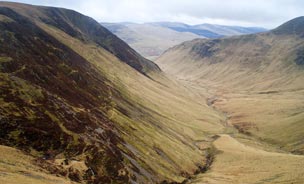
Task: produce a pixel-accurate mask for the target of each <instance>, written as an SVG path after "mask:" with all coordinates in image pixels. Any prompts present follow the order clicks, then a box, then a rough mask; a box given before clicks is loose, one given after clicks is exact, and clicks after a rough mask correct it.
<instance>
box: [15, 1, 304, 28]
mask: <svg viewBox="0 0 304 184" xmlns="http://www.w3.org/2000/svg"><path fill="white" fill-rule="evenodd" d="M17 1H18V2H24V3H30V4H38V5H48V6H59V7H65V8H70V9H74V10H77V11H80V12H81V13H83V14H86V15H89V16H91V17H93V18H95V19H96V20H98V21H103V22H153V21H177V22H185V23H188V24H200V23H215V24H226V25H243V26H263V27H267V28H273V27H276V26H278V25H280V24H281V23H283V22H285V21H287V20H290V19H292V18H295V17H297V16H301V15H302V12H304V1H301V0H229V1H223V0H79V1H72V0H17Z"/></svg>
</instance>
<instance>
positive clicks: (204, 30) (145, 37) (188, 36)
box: [101, 22, 266, 59]
mask: <svg viewBox="0 0 304 184" xmlns="http://www.w3.org/2000/svg"><path fill="white" fill-rule="evenodd" d="M101 24H102V25H103V26H105V27H106V28H108V29H109V30H110V31H111V32H113V33H114V34H116V35H117V36H118V37H120V38H121V39H123V40H124V41H126V42H127V43H128V44H129V45H130V46H131V47H133V48H134V49H135V50H137V51H138V52H139V53H140V54H142V55H143V56H145V57H147V58H149V59H155V58H157V57H158V56H159V55H160V54H161V53H163V52H164V51H165V50H166V49H168V48H170V47H172V46H175V45H177V44H180V43H182V42H184V41H189V40H192V39H195V38H220V37H225V36H233V35H241V34H251V33H258V32H264V31H266V29H264V28H259V27H240V26H222V25H214V24H200V25H193V26H192V25H187V24H184V23H179V22H151V23H144V24H136V23H129V22H124V23H101Z"/></svg>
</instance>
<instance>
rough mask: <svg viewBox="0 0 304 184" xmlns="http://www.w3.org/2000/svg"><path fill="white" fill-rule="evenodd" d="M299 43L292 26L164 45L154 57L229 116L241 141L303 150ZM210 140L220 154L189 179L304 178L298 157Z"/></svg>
mask: <svg viewBox="0 0 304 184" xmlns="http://www.w3.org/2000/svg"><path fill="white" fill-rule="evenodd" d="M286 27H290V26H284V28H285V29H286ZM292 27H294V26H292ZM292 29H294V28H292ZM303 46H304V42H303V38H302V37H301V35H299V34H296V30H294V32H293V34H285V33H284V34H283V33H282V32H278V31H277V30H276V31H273V32H269V33H262V34H257V35H247V36H239V37H231V38H224V39H217V40H209V41H208V40H200V39H197V40H194V41H190V42H185V43H183V44H181V45H179V46H176V47H174V48H172V49H170V50H168V51H167V52H166V53H165V54H164V55H162V56H161V57H160V58H159V59H158V60H157V61H156V63H158V64H159V66H160V67H161V68H162V69H163V70H164V71H165V72H166V73H168V74H170V75H172V76H174V77H175V78H176V79H177V80H179V81H181V82H182V83H183V84H184V85H185V86H187V88H188V89H189V90H191V91H193V92H195V91H196V92H197V93H198V94H201V95H202V96H206V97H207V102H208V104H209V105H210V106H212V107H213V108H214V109H216V110H218V111H220V112H222V113H223V114H224V116H226V121H225V125H226V126H227V127H228V129H227V130H226V132H227V133H229V134H232V135H234V136H235V137H236V138H237V139H238V140H239V141H241V142H243V143H245V144H246V145H250V146H253V147H254V149H256V148H258V149H262V150H272V151H275V152H282V151H283V152H284V151H287V152H292V153H297V154H303V150H304V144H303V138H304V137H303V135H304V127H303V120H304V114H303V109H304V106H303V104H304V103H303V102H304V101H303V100H304V91H303V88H304V85H303V80H304V73H303V72H304V71H303V66H302V65H301V64H300V62H297V59H298V58H299V54H298V53H300V52H301V50H302V48H303ZM230 126H234V127H235V128H237V129H238V131H239V132H241V133H242V134H241V135H239V134H238V133H237V132H235V130H233V129H230V128H229V127H230ZM244 136H245V137H244ZM214 145H215V147H216V148H217V149H219V150H221V151H222V152H220V153H219V154H218V155H217V156H216V158H215V162H214V164H213V166H212V167H211V170H210V172H207V173H206V174H203V175H199V176H198V177H197V178H196V180H193V182H194V183H207V182H208V183H278V182H282V183H291V182H294V183H302V182H303V174H302V172H303V169H302V167H301V165H300V164H303V158H302V157H296V156H290V155H288V154H287V155H281V156H279V157H277V156H273V155H270V156H267V155H268V152H267V154H266V155H265V154H264V152H263V153H262V152H260V151H258V152H255V153H252V152H251V151H249V150H251V149H252V148H248V149H247V147H246V146H245V147H246V149H243V147H244V145H243V144H239V143H237V144H236V142H235V140H232V139H227V140H226V139H223V138H222V137H221V138H220V139H219V140H218V141H216V142H214ZM227 145H229V146H227ZM257 145H259V146H257ZM233 146H234V147H233ZM273 146H274V147H273ZM231 147H232V149H231ZM240 158H244V159H240ZM264 170H265V172H262V171H264ZM266 171H271V172H266Z"/></svg>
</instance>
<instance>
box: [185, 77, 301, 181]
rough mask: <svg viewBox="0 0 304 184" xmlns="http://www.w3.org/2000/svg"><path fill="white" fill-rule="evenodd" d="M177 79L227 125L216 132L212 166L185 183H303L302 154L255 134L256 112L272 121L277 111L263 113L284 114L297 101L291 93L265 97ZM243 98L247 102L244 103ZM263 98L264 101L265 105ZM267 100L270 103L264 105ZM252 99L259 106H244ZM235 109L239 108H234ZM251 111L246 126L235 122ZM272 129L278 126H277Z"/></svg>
mask: <svg viewBox="0 0 304 184" xmlns="http://www.w3.org/2000/svg"><path fill="white" fill-rule="evenodd" d="M180 82H181V83H182V84H183V86H184V87H186V88H187V89H188V90H189V91H190V92H193V93H194V94H197V95H200V96H205V97H206V103H207V104H208V105H209V106H210V107H211V108H213V109H214V110H215V111H218V112H219V113H220V114H222V116H224V117H225V118H224V119H225V120H224V121H223V122H222V124H223V125H224V126H225V127H226V129H225V130H224V131H223V134H218V136H219V137H218V138H217V139H216V140H215V141H214V142H213V143H212V145H213V146H214V147H215V149H216V150H217V153H216V154H215V156H214V157H215V158H214V161H213V164H212V165H211V167H210V168H209V169H208V171H207V172H205V173H202V174H199V175H197V176H196V177H194V178H193V179H191V180H190V181H189V182H188V183H193V184H196V183H202V184H203V183H204V184H205V183H208V184H232V183H233V184H263V183H264V184H269V183H283V184H291V183H293V184H300V183H304V169H303V165H304V156H302V155H295V154H291V153H290V152H288V151H286V149H285V150H284V149H281V148H283V146H280V144H271V143H269V142H267V141H263V140H261V139H260V138H259V137H258V136H257V135H263V134H259V132H260V131H259V127H261V126H262V125H260V124H259V118H258V116H259V115H260V116H261V118H268V119H267V120H269V119H271V118H273V121H275V120H276V117H279V113H273V116H271V117H267V115H265V114H266V113H271V112H274V111H275V110H281V114H280V115H281V116H284V115H285V116H287V115H286V112H285V113H284V111H283V110H285V111H286V109H288V104H289V103H291V104H294V105H295V104H298V103H295V102H294V101H293V98H292V97H291V96H288V93H287V94H282V93H281V94H276V95H278V96H279V97H280V98H279V99H278V97H276V96H275V95H271V96H266V97H265V96H263V95H254V94H255V93H253V94H249V93H244V92H243V93H242V92H233V93H232V92H229V91H227V90H225V89H220V88H213V87H211V86H212V83H206V84H204V85H199V84H198V83H194V82H191V81H185V80H180ZM293 95H295V99H297V100H299V99H301V98H299V97H298V96H297V93H296V92H295V93H293ZM236 99H239V101H243V103H242V104H238V103H236V102H235V101H237V100H236ZM286 99H288V100H289V103H286ZM244 101H245V102H247V103H244ZM263 102H264V103H265V104H264V106H263ZM268 102H271V103H272V104H270V105H269V104H268V105H267V103H268ZM252 103H255V104H258V103H261V106H256V107H255V108H252V109H250V108H249V109H246V108H243V107H244V106H249V107H250V106H251V105H252ZM277 103H278V104H279V106H277V107H275V105H274V104H277ZM271 105H272V106H271ZM270 106H271V107H270ZM282 109H283V110H282ZM300 109H301V108H300ZM236 110H238V111H239V112H236ZM250 111H252V115H251V120H250V122H253V123H252V124H251V125H250V126H249V127H246V125H243V124H246V123H243V124H242V123H241V125H243V126H244V127H238V126H236V125H238V123H239V122H244V121H245V122H246V120H245V119H246V118H248V119H250V116H246V115H245V114H246V113H248V112H250ZM263 111H264V112H263ZM257 112H259V113H257ZM253 117H254V118H253ZM254 122H256V124H254ZM279 126H281V125H279ZM274 129H278V127H275V128H274ZM250 131H252V133H251V132H250ZM282 131H284V130H282ZM285 131H286V134H287V135H291V134H290V132H288V130H287V129H286V130H285ZM295 133H297V132H295ZM287 135H283V134H281V136H282V138H283V139H284V138H287V137H286V136H287Z"/></svg>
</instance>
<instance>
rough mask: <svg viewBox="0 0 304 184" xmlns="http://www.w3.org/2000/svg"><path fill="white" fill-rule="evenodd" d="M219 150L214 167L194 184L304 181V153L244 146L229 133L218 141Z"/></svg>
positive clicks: (297, 183)
mask: <svg viewBox="0 0 304 184" xmlns="http://www.w3.org/2000/svg"><path fill="white" fill-rule="evenodd" d="M214 145H215V147H216V148H217V149H218V150H219V154H218V155H217V157H216V160H215V162H214V163H213V165H212V168H211V170H210V171H209V172H207V173H206V174H202V175H199V176H198V177H196V178H195V179H193V180H192V182H191V183H197V184H198V183H210V184H230V183H235V184H244V183H246V184H253V183H267V184H268V183H269V184H270V183H286V184H287V183H294V184H300V183H303V182H304V177H303V173H304V170H303V169H302V165H303V164H304V156H298V155H291V154H286V153H275V152H268V151H264V150H261V149H259V148H255V147H251V146H248V145H244V144H242V143H240V142H238V141H237V140H236V139H234V138H233V137H231V136H229V135H220V137H219V138H218V139H217V140H216V141H215V142H214Z"/></svg>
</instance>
